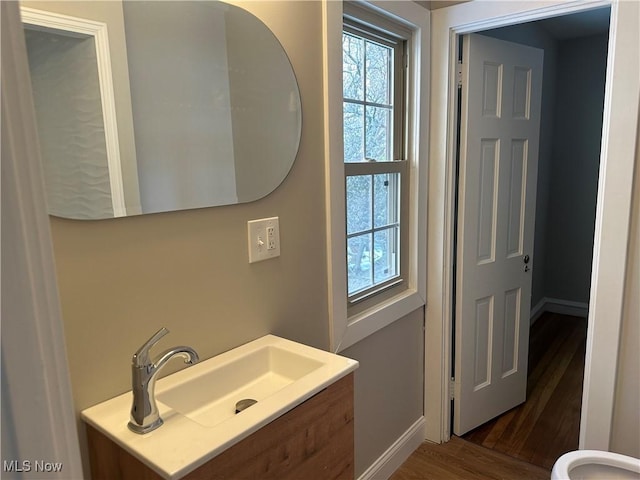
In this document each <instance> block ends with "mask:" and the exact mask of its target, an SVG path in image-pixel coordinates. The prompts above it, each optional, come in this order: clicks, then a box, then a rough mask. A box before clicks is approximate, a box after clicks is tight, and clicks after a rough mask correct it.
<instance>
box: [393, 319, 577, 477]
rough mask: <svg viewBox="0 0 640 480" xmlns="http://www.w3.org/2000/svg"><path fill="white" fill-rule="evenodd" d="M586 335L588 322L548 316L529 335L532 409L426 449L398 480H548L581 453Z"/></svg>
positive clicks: (527, 406)
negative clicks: (558, 465)
mask: <svg viewBox="0 0 640 480" xmlns="http://www.w3.org/2000/svg"><path fill="white" fill-rule="evenodd" d="M586 332H587V325H586V319H584V318H579V317H571V316H566V315H557V314H549V313H546V314H544V315H543V316H542V317H541V318H540V319H538V321H537V322H536V323H534V325H533V327H532V328H531V333H530V340H529V344H530V345H529V379H528V384H527V401H526V402H525V403H524V404H522V405H520V406H519V407H516V408H514V409H513V410H510V411H509V412H507V413H505V414H503V415H502V416H500V417H498V418H496V419H494V420H493V421H491V422H489V423H486V424H484V425H482V426H480V427H478V428H476V429H475V430H473V431H471V432H469V433H467V434H466V435H464V437H463V438H458V437H452V439H451V441H450V442H447V443H445V444H442V445H433V444H429V443H425V444H423V445H422V446H421V447H420V448H418V449H417V450H416V451H415V452H414V453H413V454H412V455H411V457H410V458H409V459H408V460H407V461H406V462H405V463H404V464H403V465H402V466H401V467H400V469H399V470H398V471H397V472H396V473H394V475H393V476H392V477H391V478H392V480H405V479H425V480H428V479H436V478H438V479H440V478H441V479H454V478H461V479H494V478H495V479H497V478H504V479H510V478H518V479H537V478H544V479H548V478H549V472H550V470H551V467H552V466H553V464H554V462H555V461H556V459H557V458H558V457H559V456H560V455H562V454H563V453H565V452H568V451H570V450H575V449H577V448H578V435H579V429H580V405H581V400H582V378H583V375H584V355H585V346H586Z"/></svg>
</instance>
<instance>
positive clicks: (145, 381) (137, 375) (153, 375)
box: [128, 327, 200, 434]
mask: <svg viewBox="0 0 640 480" xmlns="http://www.w3.org/2000/svg"><path fill="white" fill-rule="evenodd" d="M167 333H169V330H167V329H166V328H164V327H162V328H161V329H160V330H158V331H157V332H156V333H155V334H154V335H153V337H151V338H150V339H149V340H147V341H146V342H145V344H144V345H142V346H141V347H140V348H139V349H138V351H137V352H136V353H134V354H133V359H132V364H131V385H132V387H133V405H132V406H131V420H130V421H129V424H128V426H129V429H130V430H132V431H133V432H135V433H140V434H143V433H148V432H150V431H152V430H155V429H156V428H158V427H159V426H160V425H162V418H160V413H159V412H158V406H157V405H156V398H155V385H156V379H157V377H158V372H159V371H160V370H161V369H162V367H164V366H165V364H166V363H167V362H168V361H169V360H171V359H172V358H173V357H175V356H181V357H184V363H187V364H190V365H193V364H194V363H197V362H198V361H199V360H200V358H199V357H198V354H197V353H196V352H195V350H194V349H193V348H191V347H183V346H180V347H173V348H170V349H168V350H166V351H164V352H163V353H161V354H160V355H159V356H158V357H157V358H156V359H155V360H154V361H151V357H150V356H149V350H151V347H153V346H154V345H155V344H156V343H158V340H160V339H161V338H162V337H164V336H165V335H166V334H167Z"/></svg>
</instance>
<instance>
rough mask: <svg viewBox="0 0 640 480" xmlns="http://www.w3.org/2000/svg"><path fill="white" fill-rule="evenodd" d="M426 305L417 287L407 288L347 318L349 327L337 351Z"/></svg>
mask: <svg viewBox="0 0 640 480" xmlns="http://www.w3.org/2000/svg"><path fill="white" fill-rule="evenodd" d="M424 305H425V301H424V298H422V296H421V295H420V294H419V293H418V291H417V290H416V289H411V288H409V289H407V290H405V291H403V292H402V293H399V294H398V295H396V296H394V297H392V298H390V299H388V300H385V301H383V302H380V303H379V304H377V305H375V306H373V307H371V308H369V309H367V310H365V311H364V312H361V313H358V314H356V315H353V316H351V317H349V318H347V329H346V331H345V333H344V336H343V337H342V339H341V342H340V344H339V345H338V347H337V349H336V353H338V352H341V351H342V350H344V349H346V348H349V347H350V346H352V345H355V344H356V343H358V342H359V341H361V340H363V339H364V338H366V337H368V336H369V335H371V334H373V333H375V332H377V331H378V330H381V329H382V328H384V327H386V326H388V325H391V324H392V323H393V322H395V321H396V320H400V319H401V318H403V317H405V316H406V315H408V314H410V313H411V312H413V311H415V310H417V309H418V308H420V307H423V306H424Z"/></svg>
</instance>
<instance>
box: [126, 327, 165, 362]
mask: <svg viewBox="0 0 640 480" xmlns="http://www.w3.org/2000/svg"><path fill="white" fill-rule="evenodd" d="M167 333H169V330H167V329H166V328H165V327H162V328H161V329H160V330H158V331H157V332H156V333H155V334H154V335H153V336H152V337H151V338H150V339H149V340H147V341H146V342H145V343H144V345H142V346H141V347H140V348H139V349H138V350H137V351H136V353H134V354H133V358H132V362H133V366H134V367H144V366H146V365H150V364H151V358H150V357H149V350H151V347H153V346H154V345H155V344H156V343H158V341H159V340H160V339H161V338H162V337H164V336H165V335H166V334H167Z"/></svg>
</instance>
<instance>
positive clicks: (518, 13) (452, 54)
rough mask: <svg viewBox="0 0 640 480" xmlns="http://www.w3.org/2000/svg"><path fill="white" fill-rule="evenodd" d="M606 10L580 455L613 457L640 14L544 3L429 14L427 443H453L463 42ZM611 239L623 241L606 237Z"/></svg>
mask: <svg viewBox="0 0 640 480" xmlns="http://www.w3.org/2000/svg"><path fill="white" fill-rule="evenodd" d="M607 6H610V7H611V20H610V30H609V49H608V57H607V73H606V86H605V103H604V115H603V130H602V144H601V160H600V172H599V180H598V199H597V207H596V225H595V236H594V254H593V265H592V276H591V297H590V301H589V318H588V332H587V353H586V358H585V377H584V388H583V402H582V413H581V422H580V444H579V448H581V449H585V448H589V449H600V450H608V449H609V444H610V436H611V426H612V418H613V407H614V400H615V396H614V393H615V385H616V373H617V357H618V349H619V337H620V330H621V324H622V313H623V300H624V299H623V292H624V285H625V271H626V268H625V267H626V263H627V240H628V234H629V227H630V218H631V216H630V213H631V198H632V189H633V172H634V165H635V147H636V137H637V125H638V106H639V105H640V100H639V96H640V75H639V73H638V72H640V65H639V64H640V62H639V61H638V59H637V55H635V54H634V53H633V51H632V47H629V45H631V46H633V45H637V41H638V40H637V39H638V30H639V29H640V21H639V20H638V17H639V13H640V4H638V3H637V2H624V1H618V0H613V1H607V0H593V1H573V0H571V1H558V2H556V3H553V4H551V5H550V4H549V3H548V2H541V1H535V2H533V1H531V2H492V3H490V4H488V3H487V2H481V1H474V2H470V3H464V4H459V5H454V6H451V7H447V8H444V9H440V10H434V11H433V12H432V13H431V15H432V30H431V32H432V43H431V44H432V45H433V46H434V47H433V48H432V52H431V87H432V90H431V92H432V95H431V122H430V125H431V129H430V151H429V158H430V161H429V199H428V200H429V205H428V226H427V228H428V236H427V263H428V266H429V268H428V272H427V308H426V326H425V352H426V354H425V395H424V399H425V405H424V408H425V419H426V422H427V428H426V438H427V440H430V441H434V442H438V443H440V442H442V441H447V440H448V439H449V438H450V435H451V431H450V419H451V402H450V399H451V397H450V395H451V390H450V374H449V372H450V369H451V345H450V338H451V332H452V322H451V319H452V312H453V297H452V291H453V289H452V269H453V265H454V258H455V253H456V252H455V251H454V250H453V244H452V240H453V232H454V229H455V218H454V212H453V206H454V194H455V182H456V181H457V179H456V178H455V168H454V167H455V156H454V155H455V151H456V148H455V140H456V139H455V125H456V121H457V118H456V106H457V93H456V90H457V86H456V78H455V77H456V75H455V72H456V62H457V48H456V47H457V39H458V36H459V35H463V34H466V33H473V32H478V31H482V30H488V29H491V28H497V27H503V26H507V25H515V24H521V23H526V22H531V21H535V20H540V19H543V18H549V17H554V16H560V15H567V14H571V13H577V12H580V11H586V10H591V9H594V8H599V7H607ZM616 59H620V60H619V61H616ZM614 85H615V87H616V88H615V90H614V88H613V86H614ZM443 92H446V95H443V94H442V93H443ZM634 106H635V108H634ZM612 132H615V135H614V134H613V133H612ZM614 159H615V160H614ZM438 160H440V161H438ZM604 232H616V234H615V235H603V233H604Z"/></svg>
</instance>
